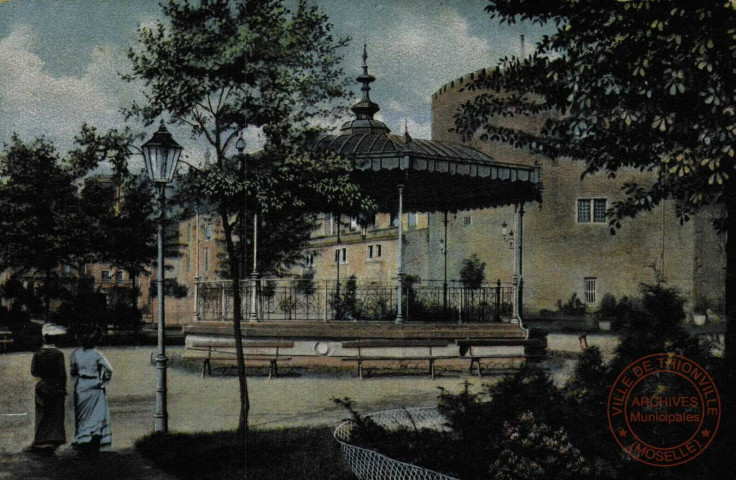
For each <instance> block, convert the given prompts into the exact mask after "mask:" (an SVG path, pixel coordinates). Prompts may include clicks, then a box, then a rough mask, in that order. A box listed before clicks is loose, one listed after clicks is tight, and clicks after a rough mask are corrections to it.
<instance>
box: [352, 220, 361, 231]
mask: <svg viewBox="0 0 736 480" xmlns="http://www.w3.org/2000/svg"><path fill="white" fill-rule="evenodd" d="M359 226H360V225H358V218H357V217H350V231H351V232H354V231H356V230H357V229H358V227H359Z"/></svg>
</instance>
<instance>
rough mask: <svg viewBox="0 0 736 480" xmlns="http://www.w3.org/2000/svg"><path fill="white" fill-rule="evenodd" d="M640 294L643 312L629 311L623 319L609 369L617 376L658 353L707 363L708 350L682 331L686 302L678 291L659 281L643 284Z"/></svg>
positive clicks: (683, 328) (683, 329) (708, 359)
mask: <svg viewBox="0 0 736 480" xmlns="http://www.w3.org/2000/svg"><path fill="white" fill-rule="evenodd" d="M640 290H641V295H642V298H641V304H642V310H641V311H637V310H632V311H631V312H630V313H629V314H628V315H627V316H626V320H625V322H623V324H622V326H621V329H620V330H619V338H620V342H619V345H618V347H617V348H616V357H615V359H614V362H613V365H612V366H611V368H612V369H613V370H614V371H619V372H620V371H621V370H623V368H625V367H626V365H628V364H629V363H630V362H632V361H634V360H636V359H637V358H640V357H643V356H645V355H649V354H652V353H658V352H673V353H678V354H680V355H685V356H686V357H690V358H692V359H693V360H695V361H698V362H706V363H707V362H709V361H710V358H709V357H710V355H709V354H708V352H707V351H706V349H707V346H705V345H703V346H701V345H700V344H699V342H698V339H697V338H694V337H691V336H690V335H689V334H688V332H687V331H686V330H685V327H684V321H685V318H686V315H685V299H684V298H683V297H682V295H680V293H679V291H678V290H677V289H676V288H673V287H669V286H667V284H666V283H664V282H662V281H658V282H656V283H654V284H647V283H643V284H641V286H640ZM701 365H703V363H701Z"/></svg>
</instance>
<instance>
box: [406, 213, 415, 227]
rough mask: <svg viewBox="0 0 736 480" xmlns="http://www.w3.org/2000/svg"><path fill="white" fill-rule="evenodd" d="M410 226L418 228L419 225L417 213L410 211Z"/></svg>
mask: <svg viewBox="0 0 736 480" xmlns="http://www.w3.org/2000/svg"><path fill="white" fill-rule="evenodd" d="M408 223H409V228H416V226H417V214H416V213H410V214H409V221H408Z"/></svg>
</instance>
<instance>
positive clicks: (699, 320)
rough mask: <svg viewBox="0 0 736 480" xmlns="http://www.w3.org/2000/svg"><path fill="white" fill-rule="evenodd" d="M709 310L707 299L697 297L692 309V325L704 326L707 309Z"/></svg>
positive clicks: (706, 318)
mask: <svg viewBox="0 0 736 480" xmlns="http://www.w3.org/2000/svg"><path fill="white" fill-rule="evenodd" d="M709 308H710V302H709V301H708V299H707V298H704V297H698V299H697V300H696V301H695V306H694V307H693V312H692V317H693V323H694V324H695V325H697V326H699V327H702V326H703V325H705V322H706V321H707V320H708V313H707V312H708V309H709Z"/></svg>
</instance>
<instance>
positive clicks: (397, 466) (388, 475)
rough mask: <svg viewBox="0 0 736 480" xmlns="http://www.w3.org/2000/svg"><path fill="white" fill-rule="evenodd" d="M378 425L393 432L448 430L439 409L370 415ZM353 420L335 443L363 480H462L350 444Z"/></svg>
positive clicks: (343, 425)
mask: <svg viewBox="0 0 736 480" xmlns="http://www.w3.org/2000/svg"><path fill="white" fill-rule="evenodd" d="M368 416H369V417H371V418H372V419H373V421H375V422H376V423H377V424H378V425H380V426H382V427H383V428H386V429H389V430H395V429H398V428H414V426H416V428H420V429H421V428H426V429H432V430H438V431H441V430H445V429H447V427H446V425H445V418H444V417H443V416H442V415H440V413H439V412H438V411H437V409H436V408H408V409H396V410H386V411H383V412H376V413H372V414H370V415H368ZM354 426H355V425H354V423H353V422H352V421H351V420H348V421H345V422H343V423H341V424H340V425H338V426H337V428H336V429H335V434H334V435H335V440H337V441H338V442H339V443H340V448H341V449H342V454H343V456H344V457H345V459H346V460H347V461H348V464H349V465H350V469H351V470H352V471H353V474H355V476H356V478H358V479H359V480H458V479H456V478H455V477H450V476H448V475H444V474H442V473H438V472H434V471H432V470H427V469H426V468H421V467H418V466H416V465H412V464H410V463H404V462H400V461H398V460H394V459H392V458H389V457H387V456H386V455H383V454H380V453H378V452H376V451H373V450H368V449H366V448H361V447H358V446H356V445H352V444H351V443H350V432H351V430H352V429H353V428H354Z"/></svg>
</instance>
